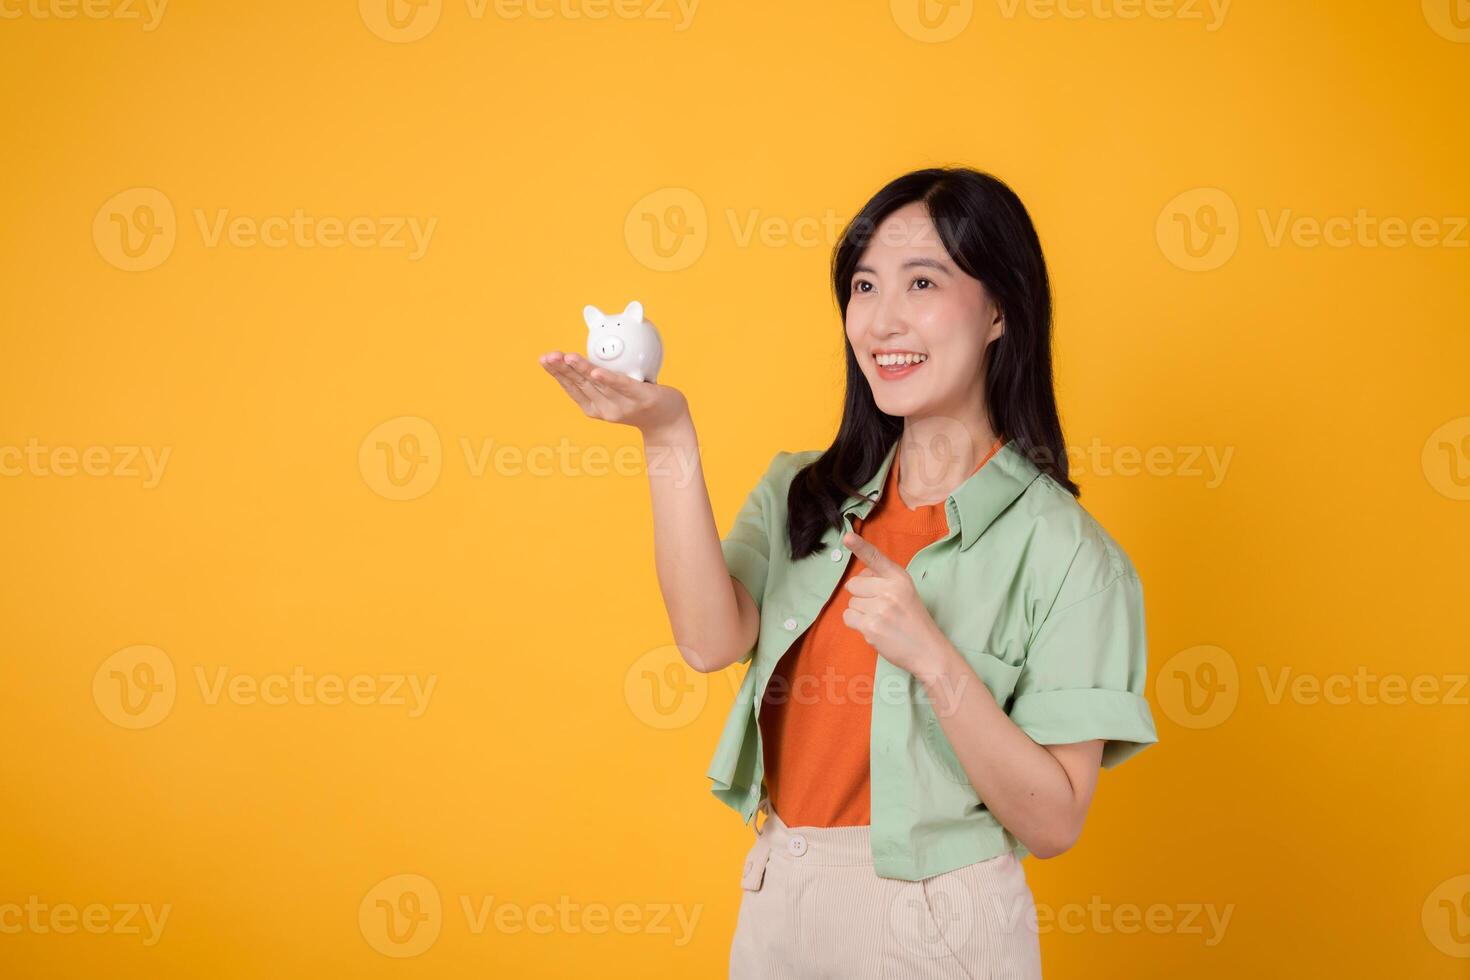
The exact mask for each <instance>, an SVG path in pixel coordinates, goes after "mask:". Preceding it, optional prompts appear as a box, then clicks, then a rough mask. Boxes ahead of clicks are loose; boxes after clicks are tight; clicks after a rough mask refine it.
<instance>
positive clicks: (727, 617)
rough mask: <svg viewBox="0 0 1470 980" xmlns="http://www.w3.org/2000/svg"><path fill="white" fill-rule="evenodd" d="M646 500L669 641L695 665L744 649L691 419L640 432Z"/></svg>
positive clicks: (732, 658)
mask: <svg viewBox="0 0 1470 980" xmlns="http://www.w3.org/2000/svg"><path fill="white" fill-rule="evenodd" d="M643 449H644V459H645V463H646V467H647V470H648V485H649V492H650V494H651V496H652V502H653V551H654V563H655V565H656V567H657V572H658V585H659V590H660V591H661V592H662V593H663V598H664V606H665V607H666V608H667V609H668V613H669V624H670V626H671V627H672V629H673V634H674V643H675V644H676V645H678V647H679V649H680V652H681V653H682V654H683V656H684V660H685V662H687V663H688V664H689V666H691V667H693V668H694V669H695V670H699V671H711V670H719V669H720V668H722V667H727V666H729V665H730V664H732V663H734V662H736V661H737V660H739V659H740V658H741V657H742V656H744V655H745V653H746V651H745V650H743V649H736V647H737V646H739V645H740V642H741V630H740V611H739V606H738V603H737V600H736V594H735V585H734V582H733V580H732V579H731V578H730V571H729V568H728V566H726V564H725V556H724V552H723V550H722V549H721V547H720V534H719V529H718V527H717V526H716V524H715V516H714V510H713V508H712V507H711V505H710V499H709V490H708V488H707V487H706V486H705V481H704V467H703V465H702V464H701V462H700V458H699V456H700V454H699V441H698V438H697V436H696V435H695V431H694V421H693V419H692V418H690V416H689V415H687V414H685V415H683V416H681V417H680V418H679V419H678V420H677V421H675V422H674V423H672V424H670V425H669V426H668V427H667V428H665V429H660V430H654V431H645V432H644V433H643Z"/></svg>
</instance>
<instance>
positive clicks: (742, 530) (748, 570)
mask: <svg viewBox="0 0 1470 980" xmlns="http://www.w3.org/2000/svg"><path fill="white" fill-rule="evenodd" d="M786 455H789V454H788V453H787V452H786V451H784V450H783V451H782V452H778V453H777V454H776V455H775V456H774V457H772V458H771V462H770V464H769V465H768V466H767V467H766V472H765V473H764V474H763V475H762V476H761V478H760V481H759V482H757V483H756V485H755V487H754V489H752V490H751V491H750V493H749V494H747V495H746V498H745V502H744V503H743V504H741V505H740V510H739V511H738V512H737V513H736V514H735V523H734V524H733V525H732V526H731V528H730V533H729V534H726V535H725V537H724V539H723V540H722V541H721V542H720V547H721V549H722V550H723V551H724V553H725V566H726V567H727V568H729V570H730V574H731V575H733V576H735V578H737V579H739V580H740V582H741V584H742V585H744V586H745V587H746V588H747V589H749V590H750V595H751V598H753V599H754V600H755V606H756V608H757V609H759V608H760V607H761V604H762V603H763V602H764V600H765V593H766V572H767V571H768V570H769V568H770V564H771V530H772V529H771V514H772V512H773V511H774V509H775V508H774V507H773V506H772V503H773V501H772V499H771V494H772V492H773V486H772V484H773V480H774V477H775V474H776V469H777V466H778V464H779V463H780V462H781V458H782V457H783V456H786Z"/></svg>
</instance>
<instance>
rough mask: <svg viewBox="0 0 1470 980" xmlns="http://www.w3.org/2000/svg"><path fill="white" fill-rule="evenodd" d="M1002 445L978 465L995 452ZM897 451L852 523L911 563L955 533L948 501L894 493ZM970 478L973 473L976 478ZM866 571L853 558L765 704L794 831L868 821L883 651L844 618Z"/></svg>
mask: <svg viewBox="0 0 1470 980" xmlns="http://www.w3.org/2000/svg"><path fill="white" fill-rule="evenodd" d="M1002 441H1003V440H998V441H997V442H996V443H995V445H994V446H992V447H991V448H990V451H989V452H987V453H986V454H985V457H984V459H981V460H980V463H979V464H978V465H977V466H976V467H975V470H976V471H978V470H979V469H980V467H981V466H984V465H985V463H986V462H987V461H988V460H989V459H990V457H992V456H994V455H995V452H996V450H998V449H999V448H1000V446H1001V442H1002ZM901 449H902V447H900V451H899V452H896V453H895V454H894V458H893V465H892V466H890V467H889V470H888V478H887V482H886V484H885V485H884V488H883V493H882V496H881V498H880V499H879V501H878V503H877V504H876V505H875V506H874V507H873V509H872V510H870V511H869V512H868V517H867V519H866V520H862V519H860V518H856V517H855V518H853V522H852V523H853V527H854V529H855V530H857V531H858V532H859V533H861V534H862V536H863V537H864V538H866V539H867V540H869V541H871V542H872V543H873V544H874V545H876V546H877V547H878V549H879V550H880V551H882V552H883V553H884V554H885V555H887V556H888V557H889V558H892V559H893V560H894V561H896V562H898V563H899V564H900V565H904V566H907V565H908V563H909V561H910V559H912V558H913V557H914V555H915V554H917V553H918V551H919V550H920V549H921V548H923V547H924V546H925V545H928V544H931V543H932V542H934V541H937V540H939V539H940V538H942V537H944V535H945V534H947V533H948V531H949V520H948V517H947V516H946V515H945V510H944V501H943V500H941V501H939V502H938V503H934V504H924V505H921V506H919V507H909V506H908V505H907V504H905V503H904V502H903V498H902V497H900V496H899V494H898V460H899V456H901V455H902V451H901ZM972 475H973V473H972ZM865 567H866V566H865V565H864V564H863V562H862V560H861V559H860V558H858V557H857V556H856V555H854V556H852V557H851V558H850V559H849V560H848V565H847V569H846V571H844V572H843V575H842V578H841V580H839V581H838V583H837V588H836V590H834V591H833V593H832V596H831V598H829V599H828V600H827V604H826V605H825V606H823V607H822V611H821V612H820V613H819V614H818V616H817V618H816V621H815V622H813V623H812V624H811V626H809V627H808V628H807V630H806V632H804V633H803V634H802V635H801V637H800V638H798V639H797V641H796V642H795V643H794V644H793V645H792V647H791V649H790V650H788V651H787V652H786V654H785V655H784V656H783V657H782V658H781V661H780V663H778V664H777V665H776V669H775V671H774V672H773V673H772V675H771V679H770V681H769V682H768V684H767V686H766V691H765V694H764V696H763V698H762V701H761V711H760V729H761V741H762V743H763V745H764V756H765V780H766V790H767V792H768V793H769V794H770V798H771V806H772V808H773V809H774V810H775V811H776V815H777V816H778V817H780V818H781V821H782V822H783V823H784V824H786V825H787V826H788V827H850V826H864V825H866V824H868V823H870V822H871V813H872V810H871V808H870V805H869V794H870V792H871V786H870V783H869V769H868V761H869V758H868V740H869V737H870V734H871V724H872V710H873V697H874V691H873V677H874V674H873V671H874V668H875V667H876V666H877V664H878V651H877V650H875V649H874V648H873V646H872V645H871V644H869V643H868V641H867V640H865V639H863V634H861V633H859V632H858V631H857V630H856V629H853V628H852V627H851V626H848V625H847V624H846V623H845V622H843V621H842V614H843V612H844V611H845V610H846V609H847V602H848V600H849V599H850V598H852V593H851V592H849V591H847V589H846V588H845V586H846V583H847V580H848V579H850V578H852V576H854V575H857V574H858V573H859V572H861V571H862V570H863V569H864V568H865Z"/></svg>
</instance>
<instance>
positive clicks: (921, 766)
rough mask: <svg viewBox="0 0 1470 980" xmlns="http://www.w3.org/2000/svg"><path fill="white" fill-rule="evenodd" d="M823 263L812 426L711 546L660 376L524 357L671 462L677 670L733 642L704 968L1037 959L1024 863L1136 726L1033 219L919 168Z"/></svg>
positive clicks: (1124, 627)
mask: <svg viewBox="0 0 1470 980" xmlns="http://www.w3.org/2000/svg"><path fill="white" fill-rule="evenodd" d="M832 282H833V289H834V292H835V294H836V298H837V303H838V307H839V309H840V312H841V314H842V323H843V331H844V349H845V353H846V360H847V384H846V393H845V397H844V407H843V414H842V421H841V423H840V425H839V427H838V431H837V434H836V437H835V439H834V441H833V443H832V445H831V446H830V447H828V448H827V449H825V450H819V449H811V450H805V451H801V452H786V451H781V452H777V453H776V454H775V456H774V457H773V459H772V460H771V463H770V465H769V467H768V468H767V470H766V472H765V474H764V476H763V477H762V478H761V479H760V481H759V482H758V483H757V484H756V486H755V488H754V489H753V490H752V491H751V492H750V494H749V495H748V496H747V498H746V500H745V503H744V504H743V505H742V507H741V508H740V511H739V513H738V514H737V515H736V518H735V522H734V524H733V526H732V527H731V529H730V532H729V534H728V535H726V536H725V537H724V539H723V540H721V539H720V538H719V537H718V536H717V532H716V529H715V526H714V523H713V518H712V515H711V511H710V504H709V496H708V492H707V490H706V488H705V484H704V479H703V475H702V472H701V471H700V470H699V467H698V458H699V453H698V442H697V439H696V438H695V435H694V428H693V422H692V421H691V420H690V417H689V410H688V404H687V402H686V400H685V399H684V397H683V395H682V394H680V393H679V392H678V391H676V390H674V389H672V388H669V387H667V386H665V385H660V384H654V383H651V382H642V381H638V380H635V379H633V378H629V377H627V376H626V375H622V374H619V373H617V372H611V371H607V370H605V369H603V368H601V367H594V366H592V365H591V364H590V363H589V362H588V361H587V360H586V359H585V358H582V357H580V356H578V355H576V354H571V353H569V354H566V355H562V354H561V353H560V352H552V353H550V354H548V355H545V356H544V357H543V358H542V360H541V363H542V365H543V366H544V367H545V368H546V369H547V370H548V371H549V372H551V373H552V374H553V375H554V376H555V377H556V378H557V380H558V381H559V382H560V383H561V384H562V386H563V388H565V389H566V391H567V393H568V394H569V395H570V396H571V397H572V398H573V399H574V400H576V402H577V403H578V404H579V405H580V406H581V408H582V409H583V411H584V412H585V413H586V414H588V415H589V416H592V417H595V418H602V419H607V420H609V421H614V422H621V423H624V424H629V425H634V426H637V427H638V428H639V429H640V431H641V432H642V433H643V437H644V444H645V451H649V452H650V458H652V452H651V451H653V450H659V451H660V452H661V453H662V452H666V451H670V450H671V451H673V452H676V453H678V454H680V455H681V456H687V458H688V459H689V460H690V461H691V462H692V464H693V468H692V470H691V469H690V467H687V466H683V467H667V466H663V467H658V468H654V467H652V466H650V470H649V482H650V487H651V491H652V496H653V510H654V547H655V556H656V563H657V568H658V575H659V585H660V588H661V589H662V590H663V594H664V601H665V605H666V606H667V608H668V611H669V620H670V623H671V625H672V627H673V631H674V637H675V643H676V645H677V647H678V649H679V651H680V653H681V655H682V656H683V657H684V658H685V660H686V661H687V663H688V664H689V666H691V667H693V668H694V669H696V670H700V671H712V670H718V669H721V668H724V667H727V666H729V665H731V664H734V663H736V662H737V661H739V662H748V663H749V664H750V669H749V670H748V671H746V673H745V676H744V679H743V681H742V682H741V686H740V689H739V692H738V694H737V696H736V701H735V704H734V706H733V707H732V708H731V710H730V713H729V715H728V717H727V719H726V721H725V726H724V729H723V731H722V733H721V736H720V740H719V744H718V745H717V746H716V749H715V753H714V758H713V759H712V760H711V762H710V765H709V768H708V772H707V774H708V776H709V777H710V779H711V780H712V781H713V785H712V787H711V788H712V790H713V792H714V794H715V796H716V797H717V798H718V799H719V800H721V801H722V802H724V803H725V804H727V805H728V806H730V807H731V808H732V809H734V810H735V811H736V812H738V813H740V814H741V816H742V818H744V819H745V820H746V821H747V822H749V821H750V820H752V819H753V818H755V817H756V815H757V814H758V813H759V814H764V816H765V819H764V821H763V822H760V821H758V822H757V823H756V827H755V830H756V837H755V840H754V841H753V842H752V844H751V846H750V849H749V851H748V852H747V854H746V856H745V863H744V865H743V870H742V873H741V884H742V886H743V888H744V892H743V893H742V899H741V905H740V912H739V917H738V921H737V925H736V929H735V934H734V937H733V939H732V942H731V948H730V975H731V977H735V978H757V977H760V978H764V977H771V976H787V977H807V976H843V977H854V978H858V977H888V978H892V977H910V976H912V977H932V976H954V977H974V976H993V975H1001V974H1004V975H1006V976H1012V977H1022V978H1025V977H1039V976H1040V974H1041V962H1040V947H1039V942H1038V937H1037V932H1036V920H1035V912H1036V910H1035V903H1034V901H1033V898H1032V895H1031V891H1030V887H1029V885H1028V883H1027V880H1026V875H1025V873H1024V870H1023V869H1022V866H1021V859H1022V858H1024V857H1026V856H1027V855H1035V856H1037V857H1043V858H1044V857H1052V856H1055V855H1058V854H1061V853H1063V852H1065V851H1066V850H1067V849H1068V848H1070V847H1071V846H1072V844H1073V843H1074V842H1075V841H1076V840H1077V838H1078V836H1079V834H1080V833H1081V830H1082V825H1083V821H1084V819H1085V817H1086V814H1087V810H1088V807H1089V805H1090V803H1091V800H1092V795H1093V790H1094V788H1095V787H1096V784H1097V776H1098V770H1099V768H1101V767H1112V766H1116V765H1117V764H1119V763H1120V762H1122V761H1124V760H1125V759H1128V758H1131V757H1132V756H1134V755H1136V754H1137V753H1138V752H1140V751H1142V750H1143V749H1144V748H1145V747H1146V746H1148V745H1150V744H1152V743H1153V742H1155V741H1157V735H1156V734H1155V731H1154V726H1153V719H1152V715H1151V713H1150V710H1149V705H1148V702H1147V701H1146V700H1145V699H1144V696H1143V695H1144V689H1145V680H1146V671H1145V666H1146V653H1145V640H1144V624H1143V597H1142V586H1141V584H1140V582H1139V578H1138V574H1137V572H1136V570H1135V569H1134V567H1133V564H1132V562H1131V561H1130V560H1129V558H1128V556H1127V554H1126V553H1125V552H1124V551H1123V549H1122V548H1121V547H1120V546H1119V545H1118V544H1117V542H1116V541H1114V540H1113V539H1112V537H1111V536H1110V535H1109V534H1108V533H1107V532H1106V531H1105V530H1104V529H1103V527H1102V526H1101V525H1100V524H1098V522H1097V521H1096V520H1095V519H1093V517H1092V516H1091V515H1090V514H1088V512H1087V511H1086V510H1084V509H1083V508H1082V507H1081V505H1079V504H1078V503H1077V495H1078V492H1079V491H1078V487H1077V485H1076V483H1074V482H1073V481H1072V480H1071V479H1070V477H1069V476H1068V472H1067V454H1066V452H1065V445H1064V442H1063V438H1062V430H1061V425H1060V422H1059V419H1058V415H1057V408H1056V400H1055V396H1054V394H1053V390H1052V376H1051V297H1050V287H1049V284H1048V280H1047V272H1046V264H1045V261H1044V260H1043V258H1042V253H1041V245H1040V241H1039V239H1038V237H1037V234H1036V231H1035V229H1034V228H1033V227H1032V224H1031V220H1030V217H1029V216H1028V215H1027V213H1026V209H1025V208H1024V207H1023V206H1022V204H1021V202H1020V200H1019V199H1018V198H1017V197H1016V195H1015V194H1014V193H1013V192H1012V191H1011V189H1010V188H1009V187H1007V186H1006V185H1005V184H1004V183H1002V182H1001V181H999V180H997V179H996V178H994V177H992V176H990V175H988V174H984V173H980V172H978V171H975V170H969V169H961V168H956V169H929V170H920V171H916V172H914V173H910V174H907V175H905V176H903V177H900V178H898V179H896V180H894V181H893V182H892V183H890V184H889V185H888V186H886V187H884V188H883V189H882V190H881V191H879V193H878V194H877V195H875V196H874V197H873V199H872V200H871V201H869V202H868V204H867V205H866V206H865V207H864V208H863V210H862V211H861V212H860V213H859V215H858V216H857V217H856V218H854V219H853V221H852V222H851V223H850V224H849V226H848V227H847V228H846V230H845V231H844V232H843V235H842V238H841V240H840V241H839V243H838V246H837V249H836V253H835V255H834V257H833V263H832ZM691 473H692V474H693V478H691V477H690V474H691ZM721 558H723V561H721V560H720V559H721Z"/></svg>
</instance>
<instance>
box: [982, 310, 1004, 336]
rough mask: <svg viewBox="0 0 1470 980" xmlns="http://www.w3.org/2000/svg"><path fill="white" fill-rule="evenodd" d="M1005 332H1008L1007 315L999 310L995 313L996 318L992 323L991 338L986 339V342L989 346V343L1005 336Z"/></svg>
mask: <svg viewBox="0 0 1470 980" xmlns="http://www.w3.org/2000/svg"><path fill="white" fill-rule="evenodd" d="M1005 332H1006V315H1005V313H1003V312H1002V311H1000V310H998V309H997V310H996V311H995V316H994V317H993V318H992V319H991V321H990V334H989V336H987V337H986V340H985V342H986V343H987V344H988V343H990V341H992V340H995V339H997V338H999V337H1000V335H1001V334H1003V333H1005Z"/></svg>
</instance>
